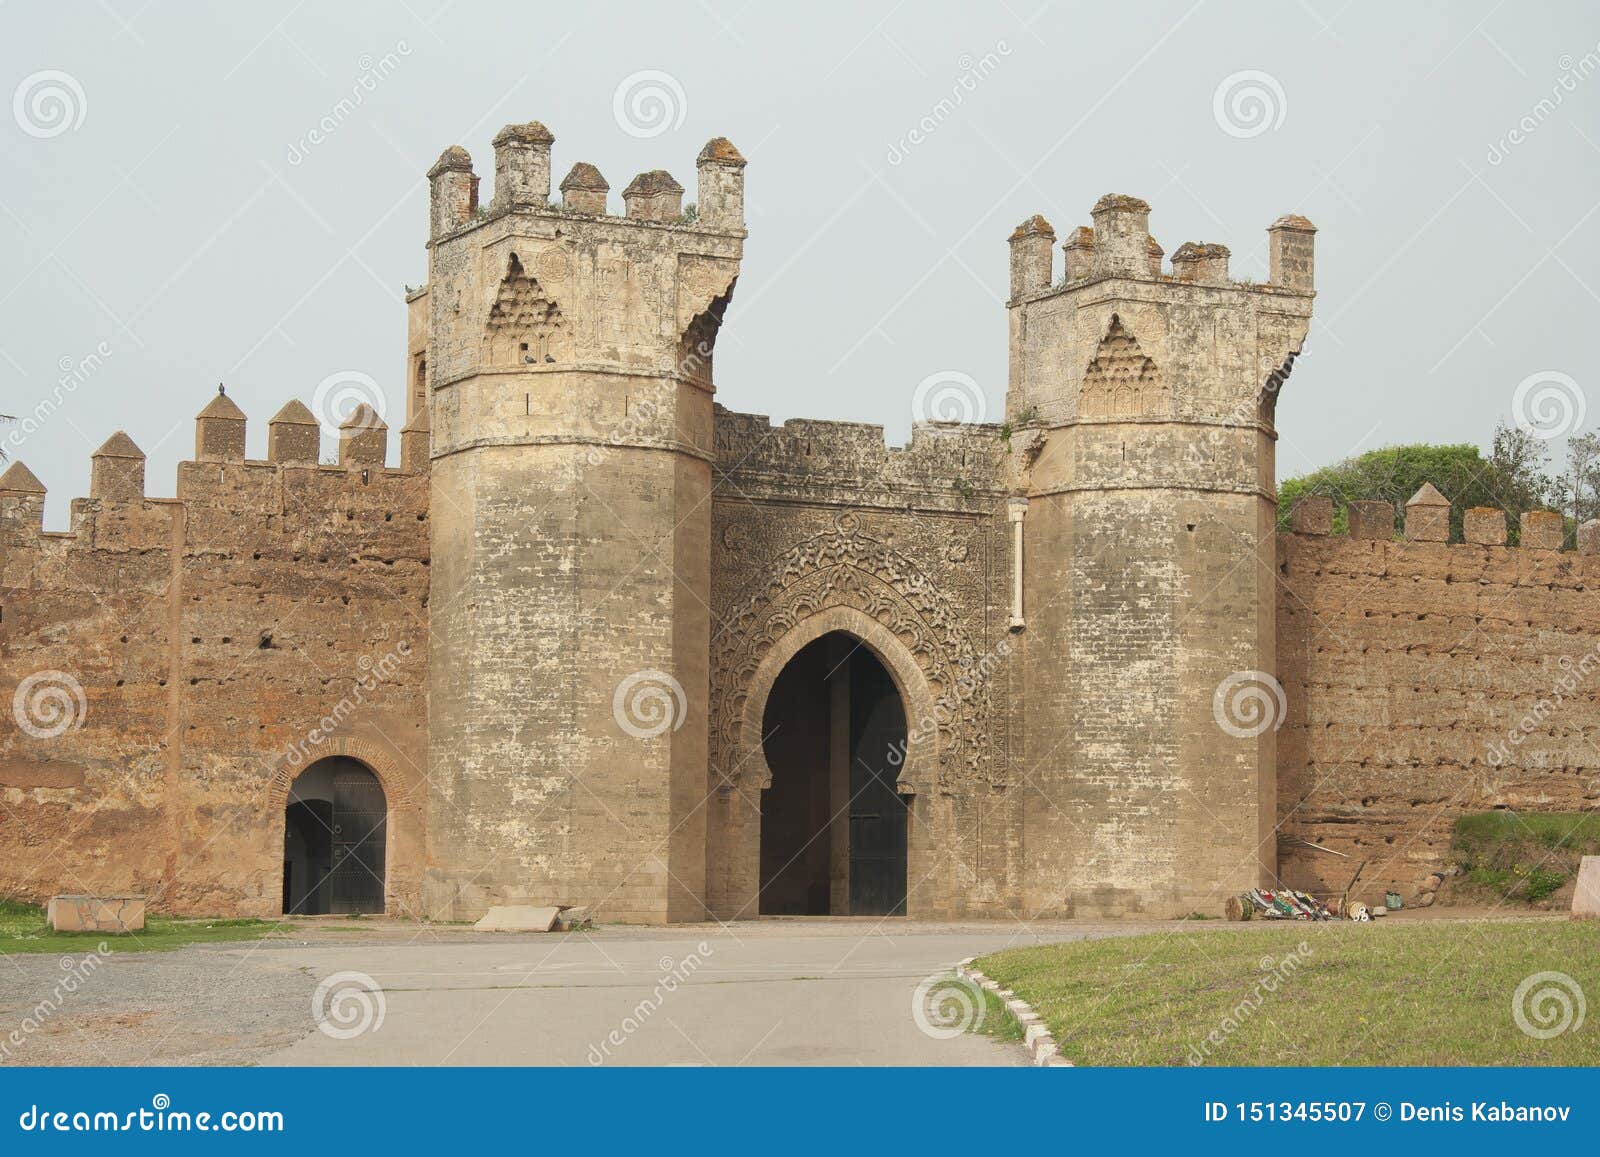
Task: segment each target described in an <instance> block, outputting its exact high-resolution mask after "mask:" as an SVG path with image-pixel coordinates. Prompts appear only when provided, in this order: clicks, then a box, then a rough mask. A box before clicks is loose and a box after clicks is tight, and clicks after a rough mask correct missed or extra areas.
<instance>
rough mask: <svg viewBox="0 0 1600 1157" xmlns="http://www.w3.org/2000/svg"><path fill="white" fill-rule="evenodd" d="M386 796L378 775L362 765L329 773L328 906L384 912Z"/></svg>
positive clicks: (331, 908) (335, 908)
mask: <svg viewBox="0 0 1600 1157" xmlns="http://www.w3.org/2000/svg"><path fill="white" fill-rule="evenodd" d="M388 815H389V805H388V801H387V800H386V799H385V798H384V795H383V787H382V785H381V784H379V783H378V777H377V776H375V775H373V774H372V772H370V771H368V770H367V769H366V768H364V767H357V766H342V767H339V768H337V769H336V770H335V771H334V773H333V870H332V872H331V873H330V874H329V877H328V885H329V886H328V911H330V912H382V911H383V910H384V905H383V873H384V843H385V840H384V837H385V835H386V834H387V826H388V825H387V820H388Z"/></svg>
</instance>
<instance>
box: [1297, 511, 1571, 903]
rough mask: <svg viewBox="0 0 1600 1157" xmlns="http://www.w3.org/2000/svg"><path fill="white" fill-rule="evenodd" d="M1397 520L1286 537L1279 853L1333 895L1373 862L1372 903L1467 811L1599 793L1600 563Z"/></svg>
mask: <svg viewBox="0 0 1600 1157" xmlns="http://www.w3.org/2000/svg"><path fill="white" fill-rule="evenodd" d="M1490 513H1492V514H1494V515H1497V516H1498V515H1499V512H1498V511H1495V512H1490ZM1500 517H1501V524H1500V527H1501V532H1500V535H1499V537H1500V539H1501V540H1502V541H1503V540H1504V537H1505V536H1504V521H1503V516H1500ZM1386 521H1387V523H1388V525H1387V526H1386V527H1384V536H1383V537H1382V538H1359V537H1349V536H1345V535H1337V536H1335V535H1328V534H1326V533H1323V534H1283V535H1280V536H1279V540H1278V570H1279V586H1278V597H1277V609H1278V669H1279V674H1280V677H1281V679H1282V682H1283V687H1284V693H1285V696H1286V699H1287V703H1288V715H1287V721H1286V723H1285V725H1284V727H1283V728H1282V730H1281V731H1279V733H1278V759H1279V763H1278V767H1279V788H1278V805H1279V819H1280V823H1281V838H1280V842H1279V853H1278V854H1279V858H1280V864H1281V872H1282V875H1283V878H1284V880H1285V881H1286V882H1287V883H1289V884H1290V885H1292V886H1294V887H1299V888H1305V889H1308V890H1313V891H1331V892H1333V893H1334V894H1337V893H1339V892H1340V891H1341V890H1342V889H1343V888H1344V887H1345V885H1346V884H1347V883H1348V881H1349V880H1350V878H1351V876H1352V875H1353V874H1354V872H1355V870H1356V867H1357V865H1359V864H1360V863H1362V862H1363V861H1365V862H1366V867H1365V868H1364V870H1363V871H1362V874H1361V885H1360V887H1361V892H1362V895H1363V896H1365V895H1370V894H1372V893H1381V892H1383V891H1384V890H1386V889H1392V890H1394V891H1398V892H1400V893H1401V895H1402V896H1403V897H1406V898H1407V899H1410V898H1412V897H1414V896H1415V895H1416V893H1417V889H1418V886H1419V884H1420V883H1421V882H1422V881H1423V880H1424V878H1425V877H1426V876H1427V875H1428V874H1429V873H1430V872H1432V871H1435V870H1436V869H1439V868H1441V867H1443V866H1445V865H1446V864H1447V863H1449V855H1450V853H1449V845H1450V838H1451V831H1452V826H1453V824H1454V823H1455V820H1456V819H1457V817H1459V816H1460V815H1462V814H1463V813H1465V812H1472V811H1483V810H1486V809H1490V808H1501V807H1510V808H1518V809H1525V810H1528V811H1580V810H1585V809H1592V808H1593V807H1594V806H1595V804H1596V801H1597V800H1600V746H1597V740H1600V654H1597V653H1596V650H1595V649H1596V646H1597V644H1600V604H1597V603H1596V601H1595V595H1594V591H1595V584H1596V583H1597V582H1600V558H1597V557H1595V556H1594V555H1592V554H1583V553H1578V552H1574V551H1570V550H1569V551H1561V550H1555V549H1536V548H1529V547H1527V546H1522V547H1508V546H1504V545H1488V544H1478V543H1448V544H1447V543H1445V542H1440V541H1406V540H1400V539H1395V538H1394V537H1393V530H1392V528H1393V521H1392V513H1391V514H1390V515H1389V517H1388V518H1387V519H1386ZM1558 526H1559V522H1558ZM1441 537H1442V536H1441ZM1526 538H1527V536H1526V535H1525V536H1524V540H1525V541H1526ZM1555 541H1556V543H1557V544H1559V542H1560V538H1559V534H1558V536H1557V537H1556V539H1555ZM1302 841H1304V842H1309V843H1311V844H1316V845H1318V846H1319V847H1320V848H1323V849H1327V850H1326V851H1319V850H1317V849H1315V848H1310V847H1306V846H1305V843H1304V842H1302ZM1338 853H1342V855H1341V854H1338Z"/></svg>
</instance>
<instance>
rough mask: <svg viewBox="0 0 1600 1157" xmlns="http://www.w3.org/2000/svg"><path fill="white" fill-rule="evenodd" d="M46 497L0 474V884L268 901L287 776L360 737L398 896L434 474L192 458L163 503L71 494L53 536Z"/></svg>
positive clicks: (410, 900)
mask: <svg viewBox="0 0 1600 1157" xmlns="http://www.w3.org/2000/svg"><path fill="white" fill-rule="evenodd" d="M239 425H240V427H241V428H242V426H243V422H242V421H240V422H239ZM238 445H239V446H240V448H241V449H242V440H240V441H239V442H238ZM141 465H142V462H141ZM97 467H98V463H97ZM8 477H13V476H11V475H8ZM14 481H15V479H14V477H13V482H14ZM42 502H43V494H42V492H40V493H37V494H28V493H18V492H16V491H14V490H7V489H6V486H5V485H4V483H3V480H0V582H3V585H0V697H3V701H4V704H5V705H6V707H7V710H6V711H5V712H3V713H0V801H3V803H4V807H3V808H0V895H6V896H13V897H25V898H29V899H35V900H37V899H41V898H43V897H46V896H49V895H51V894H54V893H58V892H88V893H100V894H104V893H120V892H139V893H144V894H147V895H148V896H149V897H150V901H151V907H152V908H153V909H154V910H156V911H163V912H176V913H195V914H213V915H272V914H276V913H278V912H279V911H280V910H281V908H280V904H281V898H282V897H281V887H282V871H283V836H284V805H285V798H286V795H287V791H288V785H289V781H290V780H291V779H292V778H293V776H294V775H295V774H297V773H298V772H299V771H300V770H303V769H304V767H305V766H306V765H307V764H308V763H310V762H313V761H315V760H316V759H318V758H321V757H322V756H324V755H333V754H355V755H358V756H359V757H360V758H362V759H363V760H364V761H365V762H366V763H367V764H368V765H369V766H371V767H372V769H373V770H374V772H375V773H376V774H377V775H378V776H379V778H380V780H381V781H382V783H383V786H384V789H385V792H386V794H387V795H388V797H389V802H390V805H391V830H390V832H389V835H388V843H389V853H388V860H389V864H390V872H389V879H388V894H387V903H388V906H389V908H390V910H391V911H406V910H414V909H415V907H416V904H417V900H418V891H419V885H420V880H419V878H418V877H419V876H420V864H421V859H422V839H423V814H422V810H421V805H422V801H423V799H424V796H425V793H424V792H421V791H420V790H419V786H420V783H421V780H422V776H423V771H422V768H423V760H424V755H425V752H426V697H425V692H424V688H425V684H426V655H427V635H428V632H427V598H428V563H429V558H428V530H429V528H428V522H427V519H428V478H427V475H426V474H412V473H403V472H400V471H395V470H388V469H385V468H384V467H383V466H381V465H357V464H352V465H350V466H348V467H339V466H318V465H314V464H284V463H277V462H254V461H251V462H246V461H242V460H210V461H197V462H185V463H183V464H181V465H180V467H179V475H178V486H177V498H176V499H160V498H145V497H142V496H136V497H126V498H120V499H112V498H89V499H78V500H76V501H75V502H74V503H73V509H72V530H71V532H70V533H66V534H59V533H44V532H41V530H40V529H39V527H40V521H39V516H40V512H41V508H42ZM30 679H32V680H33V681H32V682H31V683H30V684H29V686H28V687H25V688H23V689H22V690H23V692H24V695H23V701H24V702H25V703H31V704H32V705H33V706H32V708H31V710H33V711H34V714H33V715H32V716H29V715H27V714H26V712H27V710H30V708H27V707H19V708H18V709H17V710H16V711H14V710H12V708H13V706H14V701H15V699H16V697H17V693H18V689H19V685H21V684H23V683H24V682H25V681H28V680H30ZM52 687H55V688H59V689H60V691H59V694H58V695H57V697H56V699H55V702H56V704H57V705H58V706H60V707H62V708H63V709H65V710H66V711H67V713H68V714H67V716H65V717H57V718H66V719H67V720H69V722H68V723H67V725H66V726H65V729H64V730H62V731H61V733H60V734H57V735H51V734H48V732H50V731H52V730H54V726H53V725H52V726H45V727H42V728H41V727H40V726H38V724H40V723H41V722H44V723H49V719H48V718H46V715H47V713H48V710H49V708H48V707H47V706H46V699H41V698H39V697H40V696H41V695H43V696H47V697H48V696H49V695H50V694H51V692H50V690H49V689H50V688H52ZM77 687H81V689H82V695H81V701H80V700H78V698H77V692H76V690H75V688H77ZM30 695H31V698H30ZM40 712H44V713H46V714H40ZM25 718H26V719H29V720H30V722H31V725H32V729H33V731H35V732H39V734H30V733H29V731H28V730H26V729H24V727H23V726H22V721H23V720H24V719H25ZM325 719H328V720H329V722H330V724H331V726H328V728H327V732H328V734H327V737H326V738H324V739H322V740H321V741H320V742H312V741H309V740H308V736H309V735H310V733H311V732H312V731H313V729H314V728H319V727H321V726H323V721H324V720H325ZM291 752H293V753H294V754H290V753H291Z"/></svg>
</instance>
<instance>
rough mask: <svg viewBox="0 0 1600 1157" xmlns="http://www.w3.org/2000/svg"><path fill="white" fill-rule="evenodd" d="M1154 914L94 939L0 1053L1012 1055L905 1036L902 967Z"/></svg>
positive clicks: (385, 928)
mask: <svg viewBox="0 0 1600 1157" xmlns="http://www.w3.org/2000/svg"><path fill="white" fill-rule="evenodd" d="M1158 927H1160V928H1166V929H1169V930H1170V929H1173V928H1174V927H1175V926H1173V925H1170V924H1169V925H1143V926H1141V925H1134V924H1114V925H1104V924H1102V925H1092V924H1085V923H1082V922H1075V923H1045V922H1036V923H1033V924H1031V925H1028V926H1023V925H1021V924H1015V923H1005V922H1000V921H995V922H989V923H967V924H933V923H920V922H919V923H915V924H913V923H908V922H906V921H903V920H888V921H884V920H865V919H863V920H795V921H788V920H778V921H774V920H760V921H748V922H741V923H738V924H733V925H728V926H723V927H719V926H717V925H692V926H684V925H678V926H674V927H671V928H639V927H620V926H603V927H601V928H599V929H597V930H596V931H594V932H592V933H583V934H571V935H561V934H551V935H543V936H537V935H496V934H492V933H474V932H472V931H470V930H468V929H465V928H461V927H452V926H445V927H439V926H419V925H415V924H410V923H406V922H400V921H386V920H373V921H370V922H368V921H363V922H361V924H359V925H357V924H352V923H351V922H350V921H348V920H346V921H344V922H342V923H338V922H335V921H333V920H325V921H300V922H297V924H296V927H295V928H294V929H293V930H292V931H291V932H290V933H289V934H288V935H287V936H278V937H274V938H271V939H267V940H262V941H257V942H251V943H239V944H212V945H197V946H193V947H190V948H184V949H180V950H178V951H175V952H170V953H128V952H113V953H112V954H111V955H110V956H109V957H108V958H106V959H105V960H104V961H103V962H102V963H101V966H100V967H99V969H98V970H97V971H96V972H95V973H94V975H93V977H92V979H91V980H90V981H89V982H88V983H86V984H84V985H83V986H82V988H81V989H80V990H79V991H77V992H74V993H72V994H71V995H70V996H69V997H67V998H64V999H63V1000H62V1001H61V1006H60V1008H59V1009H58V1010H55V1011H52V1012H50V1014H49V1015H48V1016H46V1017H44V1018H42V1020H40V1021H39V1023H37V1024H33V1022H31V1021H30V1022H28V1023H30V1024H32V1025H33V1027H30V1028H29V1029H28V1031H27V1033H26V1036H25V1039H24V1040H23V1042H22V1044H21V1045H20V1046H18V1047H17V1048H15V1049H13V1050H11V1051H10V1052H9V1053H6V1054H4V1055H0V1065H3V1064H26V1065H38V1064H114V1065H127V1064H176V1065H184V1064H213V1065H215V1064H223V1065H230V1064H283V1065H368V1064H389V1065H394V1064H400V1065H406V1064H417V1065H579V1066H587V1065H593V1064H607V1065H642V1064H650V1065H662V1064H666V1065H679V1064H683V1065H739V1064H745V1065H807V1064H827V1065H855V1064H860V1065H1017V1064H1022V1063H1023V1061H1024V1056H1023V1052H1022V1050H1021V1048H1020V1047H1019V1046H1017V1045H1013V1044H1001V1043H997V1042H995V1041H994V1040H992V1039H991V1038H988V1037H984V1036H976V1035H971V1034H960V1035H956V1036H953V1037H950V1038H948V1039H940V1038H938V1037H935V1036H930V1035H928V1034H926V1033H924V1032H923V1031H922V1030H921V1029H920V1028H919V1027H918V1024H917V1021H916V1019H915V1017H914V1016H913V1012H912V1001H913V993H914V992H915V991H916V988H917V984H918V982H919V981H921V980H922V979H923V978H925V977H927V976H929V975H930V974H933V973H936V972H939V971H942V970H945V969H948V968H949V967H950V966H951V965H952V964H954V963H955V962H956V961H958V960H960V959H962V958H963V957H967V956H974V955H979V954H981V953H985V952H991V951H995V950H998V949H1001V948H1006V947H1012V946H1016V945H1023V944H1040V943H1051V942H1055V941H1061V940H1073V939H1081V938H1086V937H1099V936H1108V935H1128V934H1132V933H1136V932H1141V931H1150V930H1152V929H1153V928H1158ZM60 969H61V965H60V963H59V962H58V961H57V959H56V957H54V956H14V957H0V1023H4V1024H8V1025H14V1024H19V1023H23V1022H24V1019H25V1018H27V1017H29V1015H30V1014H31V1012H32V1011H33V1010H34V1009H35V1007H36V1006H37V1004H38V1002H39V1001H40V1000H41V999H43V998H44V997H45V996H47V995H48V994H49V993H50V992H51V991H52V989H53V988H54V987H55V986H57V985H58V982H59V978H60V976H61V971H60ZM346 972H355V973H360V974H363V975H364V976H365V977H368V978H370V982H369V981H368V980H365V979H361V980H358V981H356V982H355V984H354V986H350V985H345V984H342V983H341V984H340V985H338V986H336V987H335V988H333V989H332V991H331V993H328V994H325V995H324V998H323V1000H322V1002H321V1004H320V1007H321V1008H322V1009H323V1011H324V1013H325V1014H327V1020H328V1027H329V1028H331V1029H333V1030H335V1032H334V1033H333V1034H331V1035H330V1033H328V1032H325V1031H321V1030H319V1028H318V1027H317V1023H316V1020H315V1018H314V1016H313V1011H312V1010H313V1006H314V1001H315V993H316V991H317V990H318V988H319V986H321V985H323V984H324V983H325V982H327V981H329V979H330V978H336V977H337V976H338V974H340V973H346ZM369 983H370V984H372V985H374V986H376V988H377V989H378V990H379V991H380V992H381V998H380V997H379V996H376V995H371V994H369V993H368V992H367V991H366V986H367V985H368V984H369ZM380 1010H381V1017H382V1019H381V1023H379V1022H378V1016H379V1012H380ZM346 1030H349V1031H346ZM357 1030H360V1031H357Z"/></svg>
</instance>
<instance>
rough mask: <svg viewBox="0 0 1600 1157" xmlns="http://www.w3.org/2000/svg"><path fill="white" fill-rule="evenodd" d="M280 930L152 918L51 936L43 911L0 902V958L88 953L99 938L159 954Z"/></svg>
mask: <svg viewBox="0 0 1600 1157" xmlns="http://www.w3.org/2000/svg"><path fill="white" fill-rule="evenodd" d="M279 927H282V925H279V924H276V923H273V922H272V921H270V920H176V919H173V918H172V917H169V916H151V917H149V918H148V920H147V922H146V924H145V927H144V930H143V931H141V932H134V933H128V934H124V935H120V936H115V935H107V934H106V933H104V932H52V931H51V930H50V927H49V925H48V924H46V923H45V918H44V910H43V909H42V908H36V907H34V906H33V905H32V904H19V903H17V902H16V901H14V900H0V956H4V955H6V954H7V953H17V952H60V953H74V952H79V953H81V952H92V951H93V950H94V948H95V946H96V945H97V944H99V943H100V941H102V940H104V941H105V942H106V943H107V944H109V945H110V946H111V948H112V949H113V950H114V951H117V952H160V951H164V950H166V949H169V948H180V947H182V946H183V945H185V944H208V943H213V942H216V941H223V940H255V939H258V938H260V937H262V936H265V935H266V934H267V933H269V932H271V931H273V930H275V929H277V928H279Z"/></svg>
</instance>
